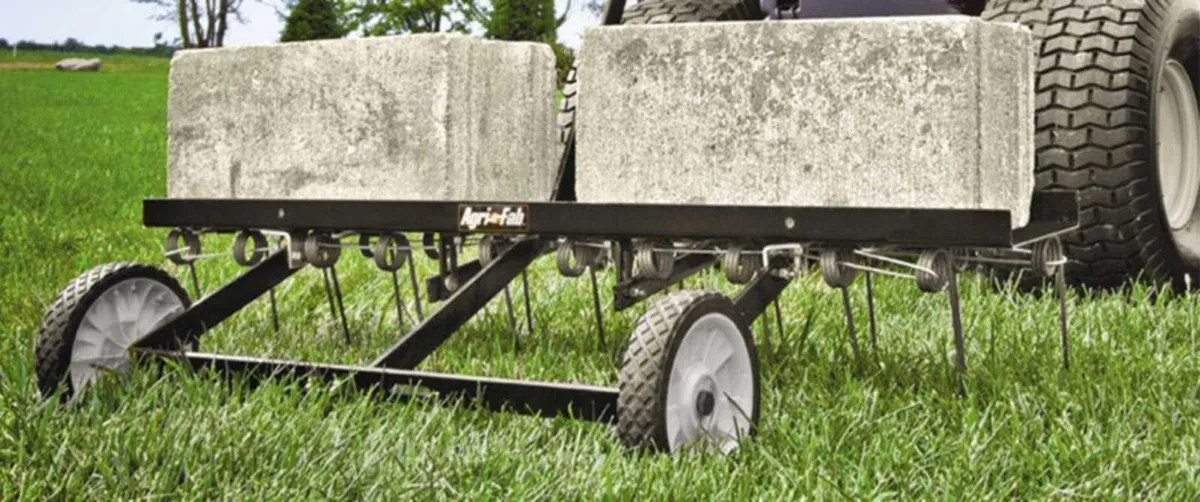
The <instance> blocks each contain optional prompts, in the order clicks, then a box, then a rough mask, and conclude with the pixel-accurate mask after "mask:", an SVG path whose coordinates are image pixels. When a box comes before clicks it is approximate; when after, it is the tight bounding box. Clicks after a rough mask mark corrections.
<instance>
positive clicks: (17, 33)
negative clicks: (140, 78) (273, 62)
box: [0, 0, 599, 48]
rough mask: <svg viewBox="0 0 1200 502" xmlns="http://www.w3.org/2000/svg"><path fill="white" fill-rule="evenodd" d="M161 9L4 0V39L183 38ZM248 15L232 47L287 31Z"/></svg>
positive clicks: (567, 37) (104, 0)
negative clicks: (161, 14)
mask: <svg viewBox="0 0 1200 502" xmlns="http://www.w3.org/2000/svg"><path fill="white" fill-rule="evenodd" d="M581 3H582V0H574V1H573V3H572V6H571V10H572V12H571V14H570V16H568V19H567V22H565V23H563V26H562V27H560V28H559V30H558V37H559V40H560V41H561V42H562V43H563V44H565V45H567V46H568V47H573V48H578V44H579V32H580V31H581V30H582V28H583V27H584V26H589V25H595V24H599V23H598V21H597V20H596V18H595V17H594V16H592V15H591V14H589V13H586V12H583V11H582V9H581ZM555 4H556V5H557V6H558V9H559V12H560V13H561V12H562V9H564V8H565V7H566V5H567V0H555ZM157 9H158V7H156V6H152V5H145V4H138V3H133V2H131V1H129V0H0V38H5V39H8V41H9V43H13V42H16V41H18V40H33V41H36V42H41V43H51V42H55V41H59V42H61V41H64V40H66V39H67V37H75V38H76V39H78V40H80V41H82V42H84V43H87V44H90V45H97V44H103V45H120V46H124V47H131V46H135V47H150V46H152V45H154V34H155V33H157V32H162V34H163V38H164V39H166V40H168V41H170V40H173V39H175V38H178V37H179V28H178V26H177V25H173V24H172V23H170V22H161V21H154V20H152V19H151V17H152V16H154V15H155V14H156V13H158V10H157ZM243 17H244V18H245V19H246V24H237V23H235V22H233V19H232V18H231V19H230V23H231V24H230V27H229V31H228V33H226V35H225V43H226V45H253V44H266V43H272V42H275V41H276V40H278V39H279V33H280V32H282V31H283V23H282V22H281V21H280V20H279V18H278V16H276V15H275V11H274V10H272V9H271V8H270V7H268V6H266V5H262V4H261V3H259V2H257V1H256V0H246V1H245V3H244V4H243Z"/></svg>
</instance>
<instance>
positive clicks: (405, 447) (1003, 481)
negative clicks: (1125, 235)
mask: <svg viewBox="0 0 1200 502" xmlns="http://www.w3.org/2000/svg"><path fill="white" fill-rule="evenodd" d="M0 57H3V56H0ZM51 59H52V58H51ZM160 63H161V61H159V60H153V61H150V62H146V63H145V65H146V66H153V65H157V68H158V69H157V70H156V71H142V70H138V69H137V68H139V65H138V64H137V62H131V63H130V67H129V69H127V70H121V69H120V68H118V69H115V70H113V71H104V72H100V73H98V74H64V73H57V72H54V71H39V70H30V71H0V96H3V97H4V101H3V103H4V107H3V120H0V256H2V257H3V261H2V262H0V498H2V499H4V500H17V499H35V500H41V499H105V500H108V499H122V500H124V499H131V498H149V497H172V498H175V497H178V498H182V499H190V500H199V499H213V498H220V499H226V498H233V499H251V500H257V499H260V498H261V499H271V500H281V499H305V500H308V499H314V498H338V499H360V498H369V499H382V500H394V499H422V500H424V499H460V498H479V499H494V498H506V499H526V498H529V499H544V500H563V499H566V500H572V499H579V498H601V499H618V500H624V499H630V498H633V497H639V498H646V499H655V500H657V499H668V498H670V499H685V500H691V499H726V500H742V499H756V500H790V499H799V498H815V499H835V498H843V497H844V498H852V499H865V498H871V499H896V498H935V499H954V500H973V499H977V498H982V497H987V498H1004V499H1027V498H1039V499H1040V498H1064V499H1068V498H1106V499H1110V498H1111V499H1117V498H1119V499H1131V498H1132V499H1141V498H1151V497H1153V498H1162V499H1171V500H1178V499H1195V498H1196V496H1197V494H1198V493H1200V479H1198V474H1200V472H1198V471H1200V448H1198V444H1197V437H1198V433H1200V420H1198V418H1197V417H1198V416H1200V403H1198V401H1197V399H1198V397H1200V396H1198V393H1200V386H1198V384H1200V378H1198V377H1200V371H1198V370H1197V361H1198V357H1197V344H1196V333H1197V327H1196V322H1197V318H1198V314H1200V308H1198V307H1197V302H1196V301H1195V299H1193V298H1190V297H1188V298H1161V299H1160V300H1159V302H1158V304H1150V303H1149V302H1146V301H1144V300H1143V298H1144V297H1145V295H1146V291H1145V290H1143V289H1138V290H1135V291H1133V292H1131V293H1129V294H1128V295H1120V296H1117V295H1114V296H1104V297H1092V298H1085V297H1082V296H1080V295H1079V294H1073V295H1072V298H1071V300H1070V301H1071V304H1072V307H1073V313H1072V314H1073V315H1072V317H1071V320H1070V325H1071V329H1072V332H1073V337H1074V346H1073V350H1074V353H1073V355H1074V365H1073V367H1072V368H1071V370H1070V371H1066V370H1064V369H1062V367H1061V364H1060V363H1059V356H1058V350H1059V348H1058V341H1057V332H1056V329H1055V327H1056V324H1055V323H1056V308H1057V307H1056V304H1055V302H1054V301H1053V299H1052V298H1048V297H1047V298H1037V297H1032V296H1023V295H1018V294H1012V293H997V292H993V291H991V290H990V289H988V288H987V287H986V286H985V285H984V283H983V282H982V281H981V280H980V279H979V278H978V277H976V276H973V275H969V276H966V277H964V280H963V296H964V301H965V317H966V323H967V325H968V326H971V327H972V328H973V330H972V333H971V335H970V337H969V340H968V341H969V347H968V348H969V355H968V357H969V364H970V373H969V378H968V381H967V386H968V391H969V397H968V398H965V399H963V398H958V397H956V396H955V395H954V388H955V384H954V378H953V371H952V363H951V360H950V354H951V350H952V349H951V347H952V346H951V343H950V340H949V337H950V329H949V328H950V324H949V318H948V315H949V313H948V307H947V302H946V300H945V297H944V296H943V295H920V294H918V293H917V290H916V286H915V285H913V284H911V283H909V282H905V281H900V280H884V279H880V280H878V281H877V290H878V301H877V303H878V307H879V311H880V316H879V321H880V339H879V346H878V349H876V350H874V351H868V352H867V357H866V358H865V360H864V363H863V366H864V369H863V371H862V374H861V375H858V376H856V375H855V374H854V373H853V358H852V356H851V355H850V352H849V346H848V343H847V337H846V335H845V331H844V329H843V325H842V317H841V315H842V314H841V310H840V299H839V298H838V296H837V295H836V294H834V293H832V292H830V291H829V290H828V289H827V288H825V287H824V286H823V285H822V284H821V282H820V280H819V279H818V278H816V277H805V278H803V279H802V280H801V281H800V282H799V283H797V284H795V285H793V286H792V287H791V288H789V289H788V290H787V292H786V294H785V296H784V298H783V305H784V308H785V315H784V317H785V326H786V333H785V334H784V336H782V337H780V336H779V335H778V334H774V335H773V337H772V340H771V341H772V344H771V349H772V350H770V351H767V350H766V349H765V348H763V349H761V350H762V352H763V356H762V375H763V392H764V393H763V406H764V409H763V417H764V420H763V423H762V424H761V425H762V431H761V434H760V435H759V436H758V437H757V438H755V439H754V440H753V441H751V442H749V443H748V444H747V445H746V446H745V448H744V449H743V450H742V451H740V452H739V453H737V454H736V455H733V456H731V457H724V458H723V457H703V456H691V457H682V458H670V457H666V456H654V455H634V454H631V453H628V452H626V451H623V450H622V449H621V448H620V447H619V445H618V444H617V441H616V439H615V437H614V436H613V434H612V432H611V430H610V429H609V428H607V427H604V426H600V425H595V424H587V423H578V422H572V421H569V420H565V419H536V418H530V417H521V416H514V415H508V414H493V413H487V412H484V411H479V410H474V409H457V408H447V407H440V406H434V405H428V404H422V403H381V402H377V401H373V400H371V399H367V398H364V397H362V396H360V395H358V394H352V393H346V392H343V391H340V390H336V389H333V390H328V391H322V392H314V393H307V394H304V393H301V392H299V391H298V390H297V389H295V388H293V387H289V386H286V385H280V384H270V385H266V386H263V387H260V388H257V389H254V390H247V389H243V388H241V387H240V386H237V385H235V387H234V388H232V389H231V388H229V387H228V386H226V385H223V384H222V383H221V381H220V380H218V379H216V378H213V377H211V376H210V375H203V374H201V375H191V374H188V373H186V372H182V371H176V370H172V369H168V370H166V371H165V372H164V374H163V375H161V378H160V376H159V375H158V374H157V372H155V371H151V370H150V369H148V368H147V369H145V370H142V371H137V372H135V373H134V374H132V375H130V376H126V377H123V378H119V379H118V378H114V379H110V380H106V381H104V382H103V383H102V384H101V385H99V386H97V387H95V388H93V389H91V390H90V391H89V392H88V393H86V394H85V395H84V396H83V397H82V398H80V399H79V400H77V401H76V402H75V403H73V404H71V405H66V406H61V405H58V404H56V403H53V402H48V401H44V400H42V399H41V398H40V397H38V395H37V393H36V391H35V387H34V381H33V364H34V363H33V359H32V347H33V344H34V340H35V339H36V336H37V330H38V324H39V322H40V320H41V315H42V312H43V309H44V308H45V306H46V305H47V304H48V303H49V302H51V301H52V300H53V299H54V297H55V295H56V294H57V292H58V290H59V289H60V288H61V287H62V286H64V285H65V284H66V282H67V281H69V280H70V279H71V278H72V277H74V276H76V275H77V274H79V273H80V272H82V271H83V270H85V269H87V268H89V267H91V266H94V265H98V264H101V263H104V262H109V261H124V260H137V261H143V262H147V263H152V264H157V265H160V266H162V267H164V268H166V269H167V270H170V271H172V272H173V273H176V274H177V276H178V277H180V278H181V279H184V278H185V276H184V275H183V274H182V271H181V270H179V269H176V268H174V267H172V266H170V265H169V264H167V262H166V261H165V260H164V259H163V258H162V254H161V243H162V239H163V237H164V235H165V232H164V231H163V230H162V229H144V228H142V227H141V226H140V200H141V199H142V198H143V197H150V196H161V195H163V194H164V191H165V188H164V187H165V184H164V183H165V182H164V174H165V173H164V170H165V132H164V124H165V102H166V101H165V98H166V74H165V69H166V68H167V66H166V64H165V63H164V64H160ZM228 244H229V239H219V238H213V239H210V240H206V241H205V245H206V246H207V249H209V250H223V249H227V246H228ZM344 256H348V257H349V258H351V259H347V260H344V262H343V265H342V266H341V268H340V271H341V274H342V276H343V277H344V283H345V284H344V286H345V289H346V290H347V295H348V302H349V306H350V312H349V313H350V319H351V326H352V329H353V330H354V331H355V332H356V334H357V336H358V341H357V342H356V345H355V346H354V347H349V348H347V347H345V344H344V342H342V341H341V340H340V336H341V335H340V332H339V330H338V329H336V328H335V325H334V324H333V323H332V322H331V317H330V316H329V313H328V308H327V307H326V305H325V303H324V298H323V296H322V294H323V293H322V291H321V290H320V289H319V287H318V285H319V275H317V274H315V273H313V272H312V271H306V272H305V273H303V274H301V275H300V276H299V277H298V278H297V279H295V280H293V281H291V282H289V283H287V285H286V286H284V287H282V288H281V289H280V302H281V309H282V322H283V327H282V329H281V331H280V333H274V332H272V330H271V329H270V327H269V326H270V322H269V310H268V307H267V305H266V304H265V302H263V301H259V302H256V303H255V304H253V305H251V306H250V307H249V308H248V309H247V310H245V311H243V312H242V313H240V314H238V315H237V316H235V317H234V318H233V319H231V320H230V321H229V322H227V323H226V324H224V325H222V326H220V327H219V328H218V329H216V330H215V331H213V332H212V333H210V334H209V335H207V336H206V338H205V340H204V344H205V349H206V350H212V351H220V352H231V353H251V354H263V355H272V356H280V357H295V358H301V359H309V360H324V361H340V362H366V361H367V360H369V358H370V357H371V356H373V355H375V354H376V353H377V352H378V351H379V350H380V349H381V348H382V347H385V346H386V345H387V344H389V343H390V342H391V341H392V340H394V338H395V336H396V327H395V322H396V319H395V311H394V309H393V308H391V307H390V306H389V301H390V296H389V295H390V285H389V284H388V282H387V281H386V279H385V276H384V275H382V274H380V273H378V272H376V271H374V270H373V269H372V267H371V266H369V265H368V264H367V263H366V262H365V261H364V260H361V259H357V257H356V256H353V255H351V254H346V255H344ZM420 264H421V267H422V270H423V271H425V272H428V271H430V270H432V264H431V263H430V262H429V261H428V260H424V259H422V261H421V262H420ZM236 271H237V270H236V267H235V266H233V265H232V264H231V263H229V260H222V261H220V262H216V261H214V262H206V263H204V264H203V265H202V267H201V275H202V279H203V281H204V285H205V287H206V288H208V289H211V288H212V287H215V286H216V285H217V284H220V283H222V282H224V281H227V280H228V279H229V278H231V277H232V276H233V274H235V273H236ZM530 283H531V290H532V292H533V293H534V302H535V303H534V309H535V312H536V319H535V323H536V330H535V332H534V333H533V334H522V335H521V341H522V350H521V352H520V353H517V352H515V351H514V349H513V348H512V343H511V339H512V336H513V335H512V333H510V332H509V331H508V330H507V329H506V328H505V326H506V321H505V316H504V313H503V310H502V309H503V302H502V301H497V302H494V303H493V304H492V305H491V306H490V310H489V313H487V314H485V315H483V316H481V317H479V318H477V319H474V320H473V321H472V322H471V323H470V324H469V325H468V326H467V327H466V329H464V330H463V331H462V332H460V333H459V334H457V335H456V336H455V337H454V338H453V339H452V340H451V341H450V342H449V343H448V344H447V345H446V346H444V347H443V348H442V349H441V350H439V351H438V352H437V353H436V354H435V355H434V356H433V357H432V358H431V359H429V360H428V361H427V362H426V363H425V364H424V365H423V368H425V369H431V370H445V371H458V372H465V373H473V374H487V375H496V376H506V377H521V378H535V379H550V380H561V381H578V382H589V383H597V384H614V383H615V379H616V372H615V366H614V363H613V361H614V358H615V357H616V356H617V355H618V354H619V351H620V349H621V343H622V341H623V339H624V337H625V336H627V333H628V332H629V330H630V329H631V327H632V326H633V323H634V322H635V321H636V317H637V316H638V315H639V314H640V312H641V308H634V309H631V310H630V311H629V312H624V313H617V314H612V313H611V312H608V314H609V316H608V319H609V323H608V324H607V327H608V333H609V336H608V340H607V344H606V345H605V347H604V348H603V349H598V348H597V346H596V345H597V342H596V338H595V334H594V331H593V328H592V325H591V321H590V319H591V311H590V305H591V300H590V297H589V296H588V291H589V287H588V284H587V282H586V281H584V280H579V281H573V280H566V279H563V278H560V277H558V276H557V273H556V272H555V271H554V270H553V264H552V263H550V262H549V260H545V261H542V262H539V263H538V265H537V266H536V268H535V269H534V270H533V273H532V275H531V277H530ZM185 284H186V281H185ZM604 285H611V278H609V277H606V278H605V284H604ZM701 285H704V286H711V287H719V288H722V289H723V290H725V291H730V292H731V291H732V290H731V289H729V288H728V286H724V285H721V282H720V281H718V280H717V278H715V277H705V278H702V279H699V280H692V281H689V286H701ZM513 293H514V295H515V297H516V298H520V294H521V289H520V285H519V282H518V283H516V284H514V286H513ZM404 294H405V297H406V298H407V299H409V300H411V293H410V292H408V289H407V288H404ZM855 294H856V296H855V298H856V300H855V301H856V303H857V308H858V310H857V312H858V314H859V325H860V326H865V324H866V320H865V303H864V299H863V295H862V289H861V285H859V286H858V287H857V289H855ZM411 308H412V306H411V303H410V305H409V312H410V313H411V311H412V310H411ZM607 310H608V309H607V308H606V311H607ZM810 314H811V315H812V324H811V328H810V329H809V330H808V331H805V329H804V328H805V325H806V322H807V316H808V315H810ZM520 315H521V311H518V316H520ZM760 334H761V331H760Z"/></svg>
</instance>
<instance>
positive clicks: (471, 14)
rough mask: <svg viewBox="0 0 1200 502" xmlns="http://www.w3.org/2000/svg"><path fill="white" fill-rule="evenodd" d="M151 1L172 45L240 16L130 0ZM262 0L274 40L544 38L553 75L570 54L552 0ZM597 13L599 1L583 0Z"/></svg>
mask: <svg viewBox="0 0 1200 502" xmlns="http://www.w3.org/2000/svg"><path fill="white" fill-rule="evenodd" d="M130 1H132V2H134V3H140V4H147V5H151V6H154V7H156V8H157V13H156V14H155V15H154V16H153V19H156V20H162V21H170V22H171V23H172V24H173V25H175V26H178V30H179V37H178V38H177V39H176V41H175V43H174V44H172V45H175V46H178V47H180V48H184V49H188V48H193V47H220V46H223V45H224V44H225V37H226V36H227V34H228V32H229V30H230V29H231V24H240V23H242V22H244V19H243V17H242V12H243V9H244V7H245V6H246V3H245V0H130ZM252 1H254V2H258V3H262V4H267V5H270V6H271V7H273V8H274V10H275V12H276V14H277V15H279V17H280V18H281V19H282V20H283V21H284V28H283V32H282V33H280V41H281V42H295V41H304V40H321V39H335V38H342V37H345V36H348V35H351V34H357V35H358V36H363V37H370V36H384V35H400V34H407V33H439V32H459V33H468V34H476V35H481V36H483V37H485V38H490V39H495V40H513V41H517V40H520V41H534V42H542V43H545V44H548V45H550V46H551V47H552V48H553V49H554V52H555V55H556V57H557V63H558V74H559V81H560V82H561V81H562V80H563V79H565V77H566V73H567V71H568V69H569V68H570V66H571V61H572V60H573V59H574V54H573V53H572V51H571V50H570V49H569V48H567V47H566V46H564V45H562V44H561V43H559V42H558V35H557V30H558V28H559V27H560V26H562V24H563V22H565V21H566V13H567V12H569V11H570V9H571V7H570V4H568V6H567V8H566V9H565V10H564V12H563V13H562V14H558V13H556V12H555V6H554V0H490V2H486V3H485V1H484V0H252ZM583 1H585V2H587V3H585V4H584V8H585V9H589V10H591V11H593V12H597V11H598V10H599V9H600V8H602V5H603V4H602V0H583Z"/></svg>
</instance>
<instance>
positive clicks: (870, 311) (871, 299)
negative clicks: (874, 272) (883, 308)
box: [863, 272, 876, 351]
mask: <svg viewBox="0 0 1200 502" xmlns="http://www.w3.org/2000/svg"><path fill="white" fill-rule="evenodd" d="M863 275H864V276H865V277H866V280H867V320H868V322H869V323H870V325H871V350H872V351H874V350H875V349H876V345H875V330H876V329H875V291H874V288H872V287H871V273H870V272H867V273H865V274H863Z"/></svg>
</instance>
